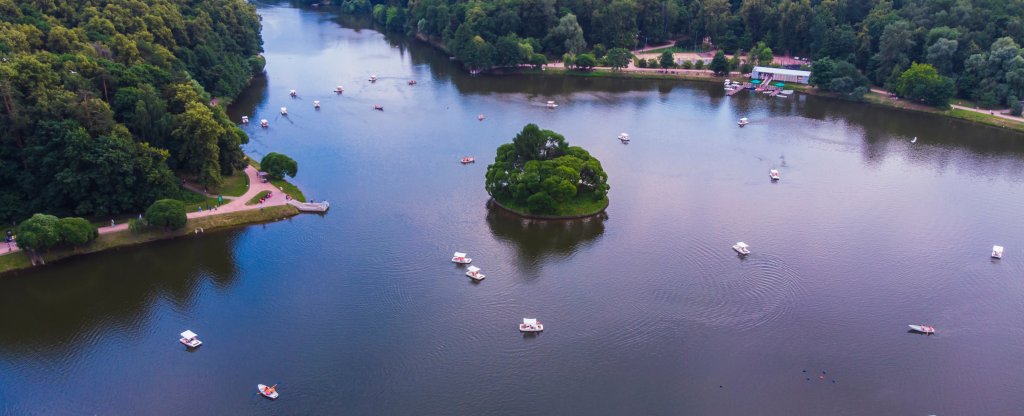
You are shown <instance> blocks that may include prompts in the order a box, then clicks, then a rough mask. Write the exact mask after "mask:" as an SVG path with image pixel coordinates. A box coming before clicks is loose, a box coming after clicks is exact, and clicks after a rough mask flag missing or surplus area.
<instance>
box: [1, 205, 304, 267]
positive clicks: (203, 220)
mask: <svg viewBox="0 0 1024 416" xmlns="http://www.w3.org/2000/svg"><path fill="white" fill-rule="evenodd" d="M298 214H299V210H298V209H297V208H295V207H294V206H291V205H275V206H270V207H266V208H264V209H261V210H257V209H251V210H245V211H236V212H228V213H224V214H219V215H209V216H205V217H198V218H190V219H189V220H188V222H186V223H185V226H184V227H182V228H180V229H177V230H170V231H165V230H153V231H146V232H142V233H134V232H131V231H129V230H124V231H118V232H113V233H107V234H102V235H100V236H99V237H98V238H96V240H94V241H92V242H90V243H89V244H86V245H84V246H82V247H79V248H77V249H73V248H69V247H62V248H59V249H55V250H50V251H49V252H46V253H42V254H41V256H42V257H43V260H45V261H46V264H41V265H38V266H37V265H33V264H32V262H31V261H30V260H29V258H28V254H26V253H24V252H16V253H10V254H5V255H2V256H0V277H7V276H10V275H17V274H19V273H20V272H23V271H26V270H32V269H35V268H36V267H46V265H48V264H51V263H54V262H59V261H61V260H65V259H69V258H74V257H79V256H83V255H87V254H92V253H99V252H102V251H107V250H112V249H118V248H124V247H133V246H138V245H142V244H146V243H150V242H153V241H161V240H171V239H177V238H183V237H186V236H189V235H201V234H204V233H206V232H207V231H214V232H216V231H223V230H229V229H232V228H238V227H243V226H248V225H255V224H264V223H269V222H276V221H281V220H284V219H288V218H291V217H293V216H296V215H298ZM196 230H202V231H201V232H197V231H196Z"/></svg>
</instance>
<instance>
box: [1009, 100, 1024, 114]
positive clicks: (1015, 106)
mask: <svg viewBox="0 0 1024 416" xmlns="http://www.w3.org/2000/svg"><path fill="white" fill-rule="evenodd" d="M1022 110H1024V107H1022V106H1021V104H1020V100H1018V99H1017V97H1010V115H1011V116H1017V117H1020V115H1021V112H1022Z"/></svg>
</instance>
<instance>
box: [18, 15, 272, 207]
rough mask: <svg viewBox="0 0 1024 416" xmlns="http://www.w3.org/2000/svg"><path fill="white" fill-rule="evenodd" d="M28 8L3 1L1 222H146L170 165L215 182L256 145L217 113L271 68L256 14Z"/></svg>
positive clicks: (169, 186)
mask: <svg viewBox="0 0 1024 416" xmlns="http://www.w3.org/2000/svg"><path fill="white" fill-rule="evenodd" d="M18 4H19V7H14V6H13V3H10V2H9V1H6V0H0V55H3V57H4V61H3V63H0V103H3V104H2V105H0V220H4V221H11V220H20V219H24V218H26V217H28V216H29V215H30V214H31V213H33V212H40V211H46V212H51V213H54V214H58V215H90V216H91V215H102V216H105V215H108V214H116V213H121V212H126V211H127V212H136V211H138V210H141V209H143V208H145V207H146V206H148V205H149V204H150V203H152V202H153V201H155V200H156V199H159V198H161V197H166V196H168V194H170V193H173V191H174V186H173V184H174V178H173V175H172V174H171V170H170V169H175V170H179V171H181V173H183V174H185V175H187V176H195V177H197V178H200V179H201V181H202V182H204V183H207V184H215V183H217V182H218V181H219V177H220V176H221V175H230V174H231V173H232V172H233V171H234V170H235V169H237V168H238V167H239V166H240V165H241V162H240V161H241V158H242V152H241V148H240V145H241V144H243V143H245V142H247V141H248V139H247V138H246V137H245V135H244V133H242V132H241V130H239V129H238V128H237V127H235V125H234V124H233V123H232V122H231V121H230V120H229V119H228V118H227V115H226V114H224V110H223V108H221V107H215V108H210V107H209V106H208V103H209V101H210V99H211V97H226V98H229V99H230V98H233V97H234V96H236V95H237V94H238V93H239V92H240V91H241V90H242V89H243V88H244V87H245V86H246V85H248V83H249V80H250V78H251V77H252V75H253V74H254V73H256V72H259V71H262V70H263V65H264V60H263V58H262V57H259V56H258V55H259V53H260V52H261V51H262V41H261V40H260V37H259V30H260V21H259V17H258V16H257V14H256V9H255V6H253V5H251V4H249V3H248V2H245V1H244V0H196V1H188V2H183V1H174V0H151V1H145V2H138V1H129V0H98V1H89V2H74V1H67V0H55V1H48V2H41V3H40V2H20V3H18ZM15 11H16V12H15ZM198 107H205V108H204V109H203V110H199V109H197V108H198ZM204 110H205V111H204ZM186 112H187V114H186ZM176 130H177V131H176ZM197 132H198V133H201V134H193V133H197ZM211 133H213V134H211Z"/></svg>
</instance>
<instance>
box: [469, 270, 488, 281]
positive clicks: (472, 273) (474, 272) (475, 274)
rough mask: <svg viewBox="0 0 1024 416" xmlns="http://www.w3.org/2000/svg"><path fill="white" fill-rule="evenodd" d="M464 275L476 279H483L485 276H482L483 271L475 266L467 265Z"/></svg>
mask: <svg viewBox="0 0 1024 416" xmlns="http://www.w3.org/2000/svg"><path fill="white" fill-rule="evenodd" d="M466 276H469V278H470V279H473V280H476V281H480V280H484V278H485V277H487V276H484V274H483V273H480V268H479V267H476V266H469V268H467V269H466Z"/></svg>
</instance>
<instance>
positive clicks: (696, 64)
mask: <svg viewBox="0 0 1024 416" xmlns="http://www.w3.org/2000/svg"><path fill="white" fill-rule="evenodd" d="M693 69H704V60H703V59H698V60H696V61H693Z"/></svg>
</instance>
